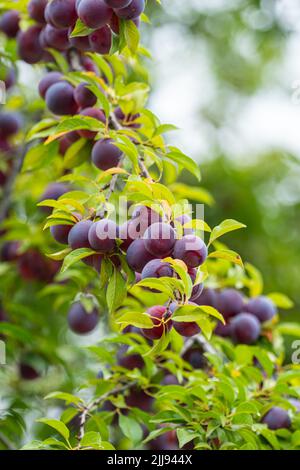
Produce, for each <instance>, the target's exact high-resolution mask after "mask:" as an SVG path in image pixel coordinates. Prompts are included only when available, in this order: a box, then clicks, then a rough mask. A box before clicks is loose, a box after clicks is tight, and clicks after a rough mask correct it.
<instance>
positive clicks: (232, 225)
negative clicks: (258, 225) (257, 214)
mask: <svg viewBox="0 0 300 470" xmlns="http://www.w3.org/2000/svg"><path fill="white" fill-rule="evenodd" d="M245 227H246V225H244V224H242V223H241V222H238V221H237V220H234V219H226V220H223V222H221V223H220V225H217V226H216V227H214V229H213V230H212V232H211V235H210V238H209V243H208V245H211V244H212V243H213V242H214V241H215V240H217V238H219V237H221V236H222V235H225V234H226V233H229V232H232V231H233V230H238V229H240V228H245Z"/></svg>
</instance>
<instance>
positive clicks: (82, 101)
mask: <svg viewBox="0 0 300 470" xmlns="http://www.w3.org/2000/svg"><path fill="white" fill-rule="evenodd" d="M87 87H88V83H80V84H79V85H78V86H77V87H76V88H75V91H74V98H75V101H76V103H77V105H78V106H79V107H80V108H90V107H92V106H94V105H95V104H96V103H97V98H96V96H95V95H94V93H93V92H92V91H91V90H89V88H87Z"/></svg>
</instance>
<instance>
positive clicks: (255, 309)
mask: <svg viewBox="0 0 300 470" xmlns="http://www.w3.org/2000/svg"><path fill="white" fill-rule="evenodd" d="M244 310H245V312H249V313H252V315H255V316H256V317H257V318H258V320H259V321H260V322H261V323H264V322H266V321H269V320H271V319H272V318H273V317H274V316H275V315H276V313H277V309H276V306H275V305H274V303H273V302H272V300H271V299H268V297H264V296H259V297H255V298H254V299H250V300H249V302H248V303H247V304H246V305H245V308H244Z"/></svg>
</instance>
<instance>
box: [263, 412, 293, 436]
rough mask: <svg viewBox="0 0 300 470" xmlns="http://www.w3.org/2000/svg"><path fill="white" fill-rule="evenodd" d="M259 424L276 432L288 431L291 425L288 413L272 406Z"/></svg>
mask: <svg viewBox="0 0 300 470" xmlns="http://www.w3.org/2000/svg"><path fill="white" fill-rule="evenodd" d="M261 422H262V423H264V424H266V425H267V426H268V428H269V429H272V431H276V430H277V429H290V427H291V425H292V423H291V418H290V417H289V414H288V412H287V411H286V410H284V409H283V408H280V407H279V406H273V408H271V409H270V410H269V411H268V412H267V413H266V414H265V415H264V417H263V418H262V421H261Z"/></svg>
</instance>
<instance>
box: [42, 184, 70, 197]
mask: <svg viewBox="0 0 300 470" xmlns="http://www.w3.org/2000/svg"><path fill="white" fill-rule="evenodd" d="M68 191H69V188H68V187H67V186H66V185H65V184H63V183H51V184H49V185H48V186H47V188H46V190H45V191H44V193H43V194H42V196H41V199H40V201H45V200H46V199H54V200H55V201H57V199H59V198H60V197H61V196H62V195H63V194H65V193H67V192H68Z"/></svg>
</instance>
